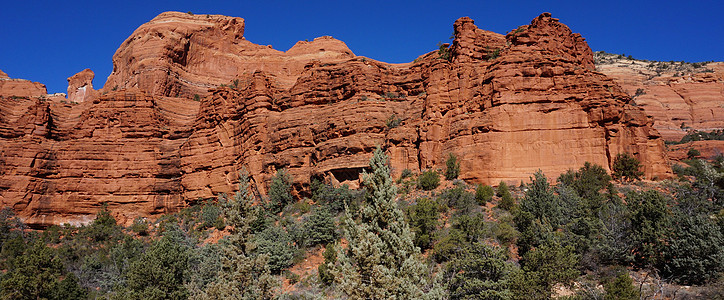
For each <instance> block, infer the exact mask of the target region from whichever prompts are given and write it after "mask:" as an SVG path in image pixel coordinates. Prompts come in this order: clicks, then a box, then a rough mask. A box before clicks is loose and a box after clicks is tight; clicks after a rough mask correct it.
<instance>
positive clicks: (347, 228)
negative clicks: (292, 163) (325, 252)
mask: <svg viewBox="0 0 724 300" xmlns="http://www.w3.org/2000/svg"><path fill="white" fill-rule="evenodd" d="M370 167H371V169H372V173H366V172H365V173H364V174H363V179H364V184H365V187H366V195H365V198H366V199H365V202H364V203H363V205H362V207H361V208H360V210H359V211H358V212H357V213H356V214H355V215H353V214H352V212H350V211H349V210H347V212H346V213H345V214H346V218H345V220H344V224H343V228H344V234H345V238H346V239H347V241H349V245H348V247H347V248H346V249H340V250H339V253H338V257H339V264H338V265H336V266H333V274H334V275H335V281H337V283H339V284H340V287H341V288H342V290H343V291H344V292H345V293H346V294H347V295H348V296H349V297H350V298H351V299H420V298H428V297H432V298H439V297H440V296H442V294H441V293H442V290H441V289H438V288H434V289H432V290H431V291H429V292H427V293H426V292H425V291H424V290H423V289H424V288H425V287H426V286H427V280H426V278H425V274H426V267H425V265H424V263H423V262H422V258H421V257H420V249H419V248H417V247H415V245H414V234H413V233H412V231H411V230H410V228H409V226H408V224H407V223H406V222H405V219H404V216H403V213H402V211H401V210H400V209H398V208H397V206H396V203H395V198H396V196H397V188H396V187H395V186H394V184H393V180H392V178H390V167H389V166H388V165H387V156H386V155H385V154H384V152H382V149H381V148H380V147H377V149H376V150H375V152H374V155H373V156H372V159H370Z"/></svg>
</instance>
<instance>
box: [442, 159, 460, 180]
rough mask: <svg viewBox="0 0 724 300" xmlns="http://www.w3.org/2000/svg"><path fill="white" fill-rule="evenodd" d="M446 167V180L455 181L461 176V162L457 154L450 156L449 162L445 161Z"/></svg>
mask: <svg viewBox="0 0 724 300" xmlns="http://www.w3.org/2000/svg"><path fill="white" fill-rule="evenodd" d="M445 167H446V169H445V179H447V180H453V179H456V178H458V176H459V175H460V162H459V161H458V158H457V156H455V154H452V153H450V154H448V157H447V160H446V161H445Z"/></svg>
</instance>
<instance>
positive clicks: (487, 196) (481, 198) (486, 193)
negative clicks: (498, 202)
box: [475, 184, 493, 205]
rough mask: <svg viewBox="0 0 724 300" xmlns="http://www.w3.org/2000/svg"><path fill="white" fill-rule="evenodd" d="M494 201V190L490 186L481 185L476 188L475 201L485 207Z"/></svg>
mask: <svg viewBox="0 0 724 300" xmlns="http://www.w3.org/2000/svg"><path fill="white" fill-rule="evenodd" d="M492 200H493V188H492V187H491V186H489V185H481V184H478V186H477V187H476V188H475V201H476V202H478V204H480V205H485V203H488V202H490V201H492Z"/></svg>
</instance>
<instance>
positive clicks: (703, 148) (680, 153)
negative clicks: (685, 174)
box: [667, 141, 724, 161]
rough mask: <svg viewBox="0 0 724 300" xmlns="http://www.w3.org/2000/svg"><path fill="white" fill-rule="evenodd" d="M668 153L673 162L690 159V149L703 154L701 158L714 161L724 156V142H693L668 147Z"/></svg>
mask: <svg viewBox="0 0 724 300" xmlns="http://www.w3.org/2000/svg"><path fill="white" fill-rule="evenodd" d="M667 147H668V148H669V149H668V151H667V153H668V154H669V158H670V159H671V160H673V161H682V160H684V159H687V158H688V155H687V154H688V152H689V149H696V150H698V151H699V153H700V154H701V155H700V156H699V158H704V159H714V158H715V157H716V156H718V155H724V141H693V142H688V143H683V144H678V145H668V146H667Z"/></svg>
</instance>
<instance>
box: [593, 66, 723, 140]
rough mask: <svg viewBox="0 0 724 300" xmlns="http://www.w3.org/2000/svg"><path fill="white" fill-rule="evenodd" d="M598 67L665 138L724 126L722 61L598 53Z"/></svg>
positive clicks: (676, 138)
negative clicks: (672, 60)
mask: <svg viewBox="0 0 724 300" xmlns="http://www.w3.org/2000/svg"><path fill="white" fill-rule="evenodd" d="M596 55H597V57H598V59H597V60H598V63H597V66H596V67H597V68H598V70H599V71H601V72H602V73H604V74H606V75H608V76H610V77H611V78H613V79H614V80H615V81H616V82H617V83H618V84H619V85H621V87H622V88H623V89H624V90H625V91H626V93H627V94H629V95H630V96H631V97H633V98H634V100H635V103H636V104H637V105H638V106H640V107H642V108H643V109H644V111H645V112H646V114H647V115H649V116H651V117H653V119H654V125H653V126H654V128H656V129H657V130H658V131H659V132H660V133H661V135H662V137H663V138H664V139H666V140H671V141H678V140H680V139H681V138H682V137H683V136H684V135H686V133H687V132H688V131H690V130H699V131H712V130H714V129H722V128H724V105H722V103H724V63H722V62H710V63H694V64H692V63H685V62H656V61H642V60H636V59H629V58H624V57H623V56H620V57H619V56H618V55H615V54H608V53H597V54H596Z"/></svg>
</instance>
